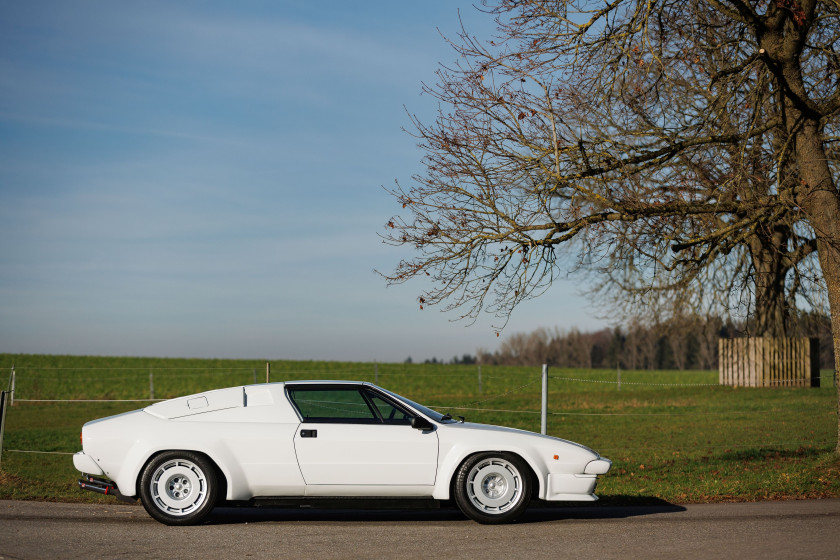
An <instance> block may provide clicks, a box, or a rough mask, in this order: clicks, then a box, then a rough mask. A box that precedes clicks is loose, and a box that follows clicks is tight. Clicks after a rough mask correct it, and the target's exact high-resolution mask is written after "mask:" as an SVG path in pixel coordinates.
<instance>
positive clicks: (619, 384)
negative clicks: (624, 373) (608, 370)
mask: <svg viewBox="0 0 840 560" xmlns="http://www.w3.org/2000/svg"><path fill="white" fill-rule="evenodd" d="M615 368H616V371H618V390H619V391H621V366H620V365H618V366H615Z"/></svg>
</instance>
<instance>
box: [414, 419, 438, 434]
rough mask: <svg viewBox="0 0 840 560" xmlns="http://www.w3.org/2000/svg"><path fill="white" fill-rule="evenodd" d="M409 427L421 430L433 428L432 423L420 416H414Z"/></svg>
mask: <svg viewBox="0 0 840 560" xmlns="http://www.w3.org/2000/svg"><path fill="white" fill-rule="evenodd" d="M411 427H412V428H414V429H415V430H422V431H424V432H426V431H429V430H434V429H435V427H434V425H433V424H432V423H431V422H429V421H428V420H426V419H425V418H423V417H421V416H415V417H414V418H412V419H411Z"/></svg>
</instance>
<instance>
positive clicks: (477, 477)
mask: <svg viewBox="0 0 840 560" xmlns="http://www.w3.org/2000/svg"><path fill="white" fill-rule="evenodd" d="M522 486H523V483H522V475H521V473H520V472H519V469H517V468H516V466H514V465H513V464H512V463H510V462H509V461H507V460H505V459H500V458H498V457H492V458H488V459H484V460H482V461H479V462H478V463H476V464H475V465H473V467H472V469H470V472H469V474H468V475H467V480H466V490H467V497H468V498H469V500H470V502H471V503H472V504H473V505H474V506H475V507H476V508H478V510H479V511H482V512H484V513H487V514H490V515H498V514H501V513H505V512H506V511H508V510H510V509H511V508H513V507H515V506H516V504H518V503H519V502H520V501H521V500H522V493H523V488H522Z"/></svg>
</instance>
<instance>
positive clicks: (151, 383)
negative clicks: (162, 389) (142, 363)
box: [149, 369, 155, 401]
mask: <svg viewBox="0 0 840 560" xmlns="http://www.w3.org/2000/svg"><path fill="white" fill-rule="evenodd" d="M149 400H150V401H153V400H155V374H154V373H153V372H152V370H151V369H149Z"/></svg>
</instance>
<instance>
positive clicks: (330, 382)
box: [285, 379, 375, 387]
mask: <svg viewBox="0 0 840 560" xmlns="http://www.w3.org/2000/svg"><path fill="white" fill-rule="evenodd" d="M285 384H286V385H368V386H370V387H375V385H374V384H373V383H371V382H369V381H347V380H346V379H343V380H339V379H302V380H300V381H298V380H295V381H286V382H285Z"/></svg>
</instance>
